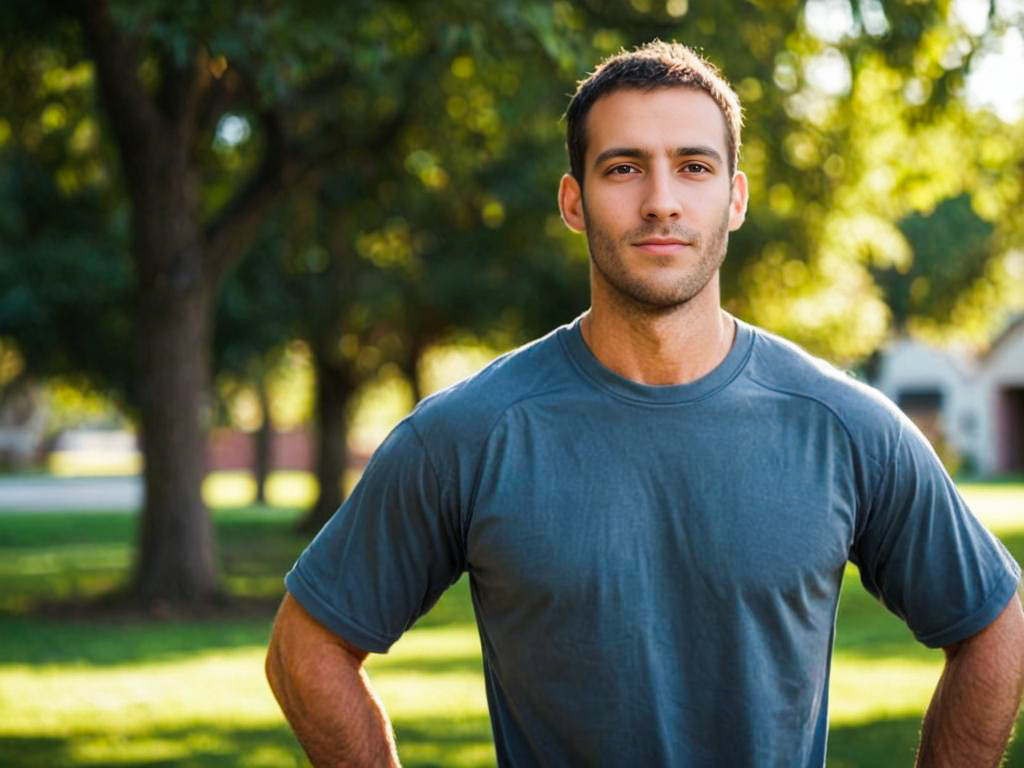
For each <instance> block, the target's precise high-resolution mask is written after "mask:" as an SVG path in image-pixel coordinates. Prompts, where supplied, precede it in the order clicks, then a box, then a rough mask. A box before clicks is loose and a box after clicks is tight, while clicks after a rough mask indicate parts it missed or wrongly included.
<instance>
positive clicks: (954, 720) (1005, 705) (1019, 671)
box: [917, 595, 1024, 768]
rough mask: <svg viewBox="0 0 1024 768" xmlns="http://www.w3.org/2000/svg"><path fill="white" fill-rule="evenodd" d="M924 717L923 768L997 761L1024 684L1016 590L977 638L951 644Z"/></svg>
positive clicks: (1022, 622) (1023, 620) (1022, 618)
mask: <svg viewBox="0 0 1024 768" xmlns="http://www.w3.org/2000/svg"><path fill="white" fill-rule="evenodd" d="M944 650H945V652H946V666H945V669H943V671H942V677H941V678H940V679H939V684H938V687H937V688H936V689H935V695H934V696H933V697H932V701H931V704H930V705H929V707H928V713H927V714H926V715H925V717H924V725H923V726H922V728H921V746H920V748H919V750H918V754H917V765H918V766H919V768H947V767H948V768H974V767H975V766H977V767H978V768H981V766H986V767H987V766H992V767H993V768H995V766H998V765H999V763H1000V761H1001V760H1002V757H1003V753H1004V752H1005V751H1006V744H1007V742H1008V741H1009V738H1010V730H1011V729H1012V728H1013V723H1014V720H1015V719H1016V717H1017V708H1018V707H1019V705H1020V698H1021V691H1022V689H1024V612H1022V610H1021V603H1020V598H1019V597H1018V596H1017V595H1014V596H1013V598H1012V599H1011V600H1010V602H1009V603H1008V604H1007V606H1006V608H1005V609H1003V612H1002V613H1001V614H1000V615H999V616H998V617H997V618H996V619H995V621H993V622H992V623H991V624H989V625H988V626H987V627H985V629H983V630H982V631H981V632H979V633H978V634H976V635H974V636H973V637H969V638H967V639H966V640H964V641H962V642H960V643H957V644H956V645H953V646H949V647H948V648H945V649H944Z"/></svg>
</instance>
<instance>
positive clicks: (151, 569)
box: [132, 155, 220, 607]
mask: <svg viewBox="0 0 1024 768" xmlns="http://www.w3.org/2000/svg"><path fill="white" fill-rule="evenodd" d="M197 194H198V184H197V183H196V182H195V179H194V177H193V175H192V174H191V173H190V172H189V169H188V167H187V163H186V161H185V160H184V158H182V157H181V156H178V158H177V160H176V159H175V158H174V156H173V155H172V156H169V157H165V158H162V159H161V162H160V163H159V164H154V166H153V168H152V179H151V186H150V189H149V193H148V194H146V195H144V196H140V197H137V198H136V200H135V207H134V210H133V222H132V223H133V239H134V242H133V248H134V250H135V263H136V270H137V277H138V288H139V304H138V325H137V337H136V342H137V363H138V370H137V374H136V381H137V382H138V392H137V398H138V404H139V416H140V421H141V431H142V449H143V455H144V456H145V470H144V473H145V488H146V491H145V502H144V505H143V509H142V520H141V524H140V526H139V542H138V548H137V552H136V559H135V566H134V577H133V584H132V586H133V592H134V597H135V598H137V599H139V600H141V601H142V602H143V603H144V604H146V605H149V606H154V607H155V606H168V605H176V606H179V607H186V606H191V605H194V604H196V603H203V602H207V601H210V600H212V599H214V598H216V597H217V596H219V594H220V584H219V579H218V569H217V564H216V560H215V554H214V553H215V552H216V546H215V542H214V532H213V526H212V524H211V522H210V518H209V514H208V513H207V510H206V506H205V505H204V503H203V499H202V494H201V492H200V489H201V486H202V480H203V474H204V472H205V469H206V433H207V421H208V417H209V403H208V402H207V397H208V393H209V385H210V324H211V306H210V305H211V298H212V296H211V294H212V292H213V289H212V286H210V285H209V282H210V280H209V278H208V277H207V275H206V273H205V272H204V269H203V253H202V248H201V245H200V242H199V232H200V230H199V221H198V205H197Z"/></svg>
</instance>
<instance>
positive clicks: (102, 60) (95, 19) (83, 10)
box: [68, 0, 165, 189]
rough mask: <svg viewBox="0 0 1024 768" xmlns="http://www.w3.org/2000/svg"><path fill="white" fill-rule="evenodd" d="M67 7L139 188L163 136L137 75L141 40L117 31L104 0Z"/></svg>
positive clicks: (131, 178)
mask: <svg viewBox="0 0 1024 768" xmlns="http://www.w3.org/2000/svg"><path fill="white" fill-rule="evenodd" d="M68 8H69V10H70V11H71V13H72V15H73V16H74V18H76V19H77V21H78V23H79V25H80V26H81V28H82V31H83V33H84V35H85V40H86V45H87V47H88V50H89V53H90V56H91V57H92V60H93V64H94V66H95V70H96V81H97V85H98V88H99V94H100V98H101V99H102V101H103V103H104V105H105V107H106V113H107V115H108V116H109V119H110V129H111V131H112V133H113V136H114V141H115V143H116V144H117V148H118V152H119V155H120V158H121V163H122V166H123V167H124V173H125V176H126V178H127V180H128V184H129V186H130V187H131V188H133V189H141V188H143V187H144V186H145V185H146V184H147V183H148V179H149V169H148V168H147V167H145V166H146V161H147V160H148V159H150V158H152V157H153V156H154V151H155V150H157V149H158V148H159V147H160V146H161V144H162V143H163V141H164V138H165V126H164V124H163V121H162V120H161V118H160V114H159V113H158V112H157V110H156V108H155V106H154V104H153V102H152V101H151V100H150V96H149V94H148V93H147V92H146V89H145V87H144V86H143V84H142V82H141V81H140V79H139V75H138V72H139V65H140V64H141V62H142V48H141V41H140V40H139V39H138V38H137V36H135V35H132V34H130V33H127V32H125V31H123V30H121V29H119V28H118V27H117V24H116V23H115V22H114V20H113V19H112V18H111V16H110V8H109V7H108V4H107V2H106V0H76V1H75V2H71V3H69V5H68ZM140 149H141V151H140Z"/></svg>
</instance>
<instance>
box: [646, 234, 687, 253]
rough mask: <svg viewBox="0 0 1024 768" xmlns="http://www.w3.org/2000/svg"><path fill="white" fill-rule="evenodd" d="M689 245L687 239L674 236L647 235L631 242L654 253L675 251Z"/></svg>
mask: <svg viewBox="0 0 1024 768" xmlns="http://www.w3.org/2000/svg"><path fill="white" fill-rule="evenodd" d="M689 245H690V244H689V243H688V242H687V241H685V240H680V239H678V238H675V237H648V238H644V239H643V240H638V241H637V242H635V243H633V247H634V248H639V249H640V250H642V251H646V252H647V253H654V254H670V253H676V252H677V251H681V250H682V249H683V248H686V247H688V246H689Z"/></svg>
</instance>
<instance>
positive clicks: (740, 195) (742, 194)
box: [729, 171, 750, 232]
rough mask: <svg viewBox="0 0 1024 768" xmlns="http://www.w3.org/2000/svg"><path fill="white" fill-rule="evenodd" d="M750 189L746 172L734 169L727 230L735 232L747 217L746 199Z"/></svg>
mask: <svg viewBox="0 0 1024 768" xmlns="http://www.w3.org/2000/svg"><path fill="white" fill-rule="evenodd" d="M749 195H750V191H749V189H748V187H747V174H745V173H744V172H743V171H736V175H735V176H733V177H732V195H731V198H730V200H729V231H730V232H735V231H736V230H737V229H739V228H740V227H741V226H742V225H743V221H744V220H745V219H746V218H747V200H748V198H749Z"/></svg>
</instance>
